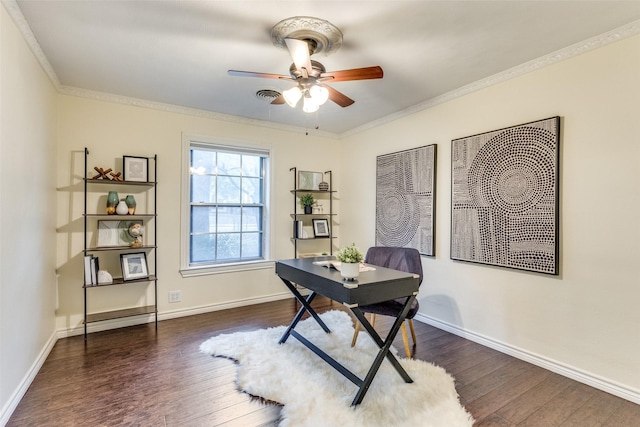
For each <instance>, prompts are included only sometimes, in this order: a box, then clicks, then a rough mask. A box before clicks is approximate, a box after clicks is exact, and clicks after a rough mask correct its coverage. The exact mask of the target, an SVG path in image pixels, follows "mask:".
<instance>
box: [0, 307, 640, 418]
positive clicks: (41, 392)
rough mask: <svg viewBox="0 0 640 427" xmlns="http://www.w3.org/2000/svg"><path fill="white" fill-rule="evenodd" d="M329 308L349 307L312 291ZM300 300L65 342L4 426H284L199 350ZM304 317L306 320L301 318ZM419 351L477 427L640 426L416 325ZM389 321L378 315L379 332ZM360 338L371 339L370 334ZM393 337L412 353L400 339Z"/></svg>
mask: <svg viewBox="0 0 640 427" xmlns="http://www.w3.org/2000/svg"><path fill="white" fill-rule="evenodd" d="M313 306H314V307H315V308H316V309H317V310H318V311H319V312H323V311H326V310H331V309H338V310H346V309H345V308H344V306H342V305H341V304H336V303H331V301H329V300H326V299H323V298H316V300H315V301H314V303H313ZM299 307H300V306H299V304H297V303H296V302H295V301H294V300H293V299H287V300H281V301H274V302H269V303H265V304H258V305H253V306H247V307H237V308H234V309H230V310H223V311H218V312H212V313H205V314H200V315H196V316H190V317H184V318H178V319H171V320H165V321H162V322H159V324H158V330H157V331H156V330H155V327H154V326H153V325H137V326H132V327H129V328H122V329H116V330H111V331H103V332H96V333H92V334H90V335H89V338H88V341H87V342H86V343H85V342H84V340H83V337H81V336H78V337H70V338H64V339H60V340H58V342H57V343H56V345H55V346H54V348H53V349H52V350H51V353H50V354H49V357H48V358H47V360H46V361H45V362H44V364H43V366H42V368H41V369H40V372H39V373H38V374H37V375H36V377H35V379H34V380H33V382H32V384H31V386H30V387H29V389H28V390H27V392H26V394H25V396H24V397H23V399H22V401H21V402H20V403H19V404H18V406H17V408H16V410H15V411H14V413H13V415H12V416H11V418H10V419H9V422H8V424H7V427H23V426H24V427H26V426H29V427H31V426H45V425H46V426H47V427H58V426H60V427H67V426H80V425H82V426H104V427H111V426H113V427H116V426H117V427H121V426H165V425H166V426H199V425H200V426H207V427H210V426H226V427H258V426H263V427H269V426H271V427H273V426H277V424H278V420H279V418H280V412H281V407H280V406H279V405H277V404H273V403H271V404H268V403H265V402H263V401H262V400H261V399H256V398H254V397H252V396H249V395H248V394H246V393H242V392H240V391H238V390H237V387H236V384H235V378H236V373H237V368H236V364H235V363H234V362H233V361H231V360H228V359H223V358H216V357H211V356H208V355H206V354H203V353H201V352H200V350H199V346H200V344H201V343H202V342H204V341H206V340H207V339H208V338H210V337H212V336H215V335H218V334H221V333H233V332H238V331H252V330H257V329H261V328H268V327H274V326H279V325H285V324H287V323H289V321H290V320H291V318H292V317H293V315H294V314H295V313H296V312H297V310H298V309H299ZM305 317H308V316H305ZM414 323H415V329H416V336H417V341H418V342H417V345H416V346H415V356H414V357H415V358H417V359H421V360H426V361H429V362H432V363H435V364H437V365H440V366H442V367H443V368H444V369H445V370H447V371H448V372H449V373H450V374H451V375H452V376H453V377H454V378H455V379H456V388H457V390H458V393H459V394H460V400H461V402H462V403H463V404H464V405H465V406H466V408H467V409H468V410H469V411H470V412H471V414H472V415H473V416H474V417H475V418H476V419H477V423H476V426H475V427H507V426H509V427H548V426H562V427H569V426H580V427H588V426H602V427H604V426H606V427H632V426H634V427H635V426H636V425H640V406H639V405H635V404H633V403H631V402H627V401H625V400H623V399H620V398H617V397H614V396H612V395H610V394H607V393H604V392H602V391H600V390H596V389H594V388H591V387H589V386H587V385H584V384H580V383H577V382H575V381H572V380H569V379H567V378H564V377H560V376H559V375H557V374H553V373H551V372H549V371H546V370H544V369H542V368H539V367H536V366H533V365H531V364H529V363H526V362H523V361H521V360H517V359H514V358H513V357H510V356H507V355H505V354H502V353H499V352H497V351H495V350H492V349H489V348H487V347H483V346H481V345H479V344H476V343H473V342H471V341H468V340H465V339H463V338H461V337H458V336H455V335H452V334H450V333H448V332H445V331H443V330H440V329H437V328H435V327H433V326H430V325H426V324H423V323H420V322H417V321H414ZM391 325H392V321H391V319H389V318H385V317H384V316H378V319H377V320H376V329H377V330H378V331H380V333H381V334H385V333H386V331H388V330H389V328H390V327H391ZM362 335H363V336H362V338H360V339H370V338H368V337H367V336H366V334H362ZM394 345H395V346H396V348H397V349H398V350H399V354H400V355H401V356H404V349H403V344H402V338H401V337H397V338H396V340H395V341H394Z"/></svg>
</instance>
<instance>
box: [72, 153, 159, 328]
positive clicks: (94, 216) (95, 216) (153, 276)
mask: <svg viewBox="0 0 640 427" xmlns="http://www.w3.org/2000/svg"><path fill="white" fill-rule="evenodd" d="M146 158H147V159H148V160H149V161H152V162H153V168H149V170H152V171H153V176H151V177H150V178H151V179H152V180H151V181H148V182H138V181H116V180H106V179H91V178H89V177H88V175H87V173H88V166H89V165H88V161H89V150H88V149H87V148H86V147H85V149H84V208H83V220H84V230H83V231H84V248H83V255H84V256H87V255H90V254H93V253H95V252H102V253H115V254H122V253H128V252H133V251H144V252H145V253H146V256H147V258H149V256H151V257H152V259H153V264H152V266H153V268H151V267H149V277H146V278H144V279H135V280H127V281H125V280H123V279H122V278H120V277H114V278H113V282H112V283H109V284H100V285H87V284H85V282H84V281H83V286H82V287H83V291H84V318H83V324H84V339H85V340H86V339H87V325H88V324H89V323H94V322H102V321H105V320H113V319H121V318H125V317H131V316H141V315H150V314H152V315H153V316H154V322H155V328H156V330H157V329H158V277H157V268H158V253H157V246H156V242H157V241H158V239H157V237H158V219H157V207H158V197H157V196H158V187H157V184H158V183H157V170H158V156H157V155H154V156H152V157H146ZM90 187H96V188H100V187H108V188H109V189H115V188H121V189H125V188H127V187H130V188H131V187H146V188H147V191H149V192H151V193H152V194H153V196H152V197H153V204H152V205H150V206H151V207H152V210H153V211H152V212H150V213H143V214H138V213H134V214H133V215H126V216H125V215H107V214H106V213H104V214H100V213H93V212H91V213H90V212H88V207H87V200H88V194H89V192H90V191H91V192H93V191H96V192H97V191H99V190H97V189H94V188H90ZM114 218H117V219H124V218H126V219H127V220H136V219H140V220H143V221H146V222H147V224H148V222H149V221H154V224H153V233H152V235H153V241H152V243H151V244H147V245H143V246H140V247H131V246H109V247H97V246H93V247H91V246H89V232H90V230H91V231H94V232H97V220H99V219H104V220H112V219H114ZM90 227H92V228H90ZM83 265H84V263H83ZM83 277H84V276H83ZM135 283H153V288H154V292H153V304H151V305H146V306H136V307H130V308H125V309H119V310H112V311H105V312H96V313H89V312H88V302H89V295H88V294H89V293H90V290H91V289H93V288H98V287H100V288H103V287H109V286H119V285H130V284H135Z"/></svg>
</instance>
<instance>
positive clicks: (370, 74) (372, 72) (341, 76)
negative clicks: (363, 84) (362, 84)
mask: <svg viewBox="0 0 640 427" xmlns="http://www.w3.org/2000/svg"><path fill="white" fill-rule="evenodd" d="M383 75H384V73H383V71H382V68H381V67H379V66H377V65H376V66H375V67H365V68H353V69H351V70H342V71H330V72H327V73H322V75H321V76H320V78H319V79H318V80H321V81H328V82H332V83H335V82H346V81H349V80H369V79H381V78H382V76H383Z"/></svg>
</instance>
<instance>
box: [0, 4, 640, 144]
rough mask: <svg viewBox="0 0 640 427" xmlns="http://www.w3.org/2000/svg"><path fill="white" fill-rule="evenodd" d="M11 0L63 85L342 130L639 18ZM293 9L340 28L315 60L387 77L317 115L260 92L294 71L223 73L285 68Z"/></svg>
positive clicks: (548, 7)
mask: <svg viewBox="0 0 640 427" xmlns="http://www.w3.org/2000/svg"><path fill="white" fill-rule="evenodd" d="M3 2H4V4H5V5H7V8H8V9H9V10H10V9H11V7H13V9H14V13H13V16H14V19H16V18H15V15H16V14H15V12H16V10H17V8H16V4H17V6H18V8H19V11H21V12H22V14H23V15H24V18H25V19H26V24H24V23H23V26H22V29H23V31H26V32H28V29H29V28H30V29H31V31H32V32H33V35H35V40H36V43H33V42H32V44H37V45H39V47H40V48H41V49H42V52H43V53H44V58H46V59H45V60H44V61H45V62H46V61H48V63H49V64H50V66H51V70H52V71H51V70H50V74H51V73H52V72H53V73H55V76H54V77H53V78H54V80H55V79H56V78H57V80H58V82H56V84H57V85H58V88H59V90H61V91H63V92H67V93H69V92H73V93H83V92H84V93H85V94H86V93H89V92H86V91H96V92H101V93H107V94H113V95H116V96H117V97H130V98H136V99H140V100H146V101H152V102H153V103H162V104H170V105H175V106H181V107H188V108H193V109H198V110H204V111H206V112H213V113H217V114H222V115H232V116H239V117H242V118H247V119H253V120H260V121H267V122H272V123H278V124H282V125H290V126H296V127H301V128H303V129H304V128H310V129H312V130H313V128H315V126H316V125H318V126H319V131H322V132H327V133H329V134H335V135H344V134H348V133H350V132H354V131H357V130H358V129H363V128H366V127H367V126H371V125H372V124H373V123H378V122H380V121H383V120H385V119H388V118H390V117H395V116H398V114H402V112H406V111H407V110H410V111H411V110H415V109H419V108H423V106H425V105H428V104H429V103H430V102H433V101H434V99H435V100H437V99H439V98H442V97H443V95H444V97H446V96H447V94H451V93H455V91H458V92H460V88H467V91H468V90H469V89H468V88H473V87H474V85H475V87H482V86H483V85H485V84H488V83H490V82H491V81H497V80H501V79H504V78H506V77H509V76H510V75H513V74H517V73H522V72H525V71H527V70H528V69H532V67H533V68H535V67H537V66H538V65H536V63H531V62H530V61H533V60H537V59H540V61H538V62H539V63H542V64H543V65H544V64H548V63H553V62H554V61H556V60H558V59H562V58H563V57H566V56H567V55H573V54H576V53H581V52H582V51H584V50H585V49H588V48H590V47H592V46H594V45H595V46H597V45H600V44H602V43H603V41H604V42H608V41H609V40H614V39H616V38H617V37H620V36H621V35H622V36H626V35H630V34H634V33H637V32H638V27H639V26H640V24H638V22H640V21H638V20H640V1H540V0H539V1H399V0H387V1H381V0H378V1H330V0H316V1H304V0H297V1H273V0H272V1H239V0H229V1H221V0H217V1H211V0H209V1H206V0H200V1H184V0H182V1H166V0H163V1H133V0H129V1H104V0H84V1H69V0H62V1H59V0H47V1H36V0H19V1H17V2H16V1H15V0H3ZM19 11H18V14H19ZM10 12H11V10H10ZM292 16H313V17H317V18H321V19H325V20H328V21H329V22H331V23H333V24H334V25H335V26H337V27H338V28H340V30H341V31H342V33H343V37H344V39H343V44H342V47H341V48H340V50H338V51H337V52H335V53H333V54H331V55H330V56H326V57H319V58H316V57H312V59H315V60H317V61H320V62H321V63H323V64H324V66H325V67H326V69H327V71H337V70H343V69H349V68H359V67H367V66H372V65H380V66H381V67H382V68H383V70H384V78H383V79H380V80H365V81H348V82H338V83H334V84H333V85H332V86H333V87H334V88H335V89H337V90H339V91H341V92H343V93H344V94H346V95H347V96H349V97H351V98H353V99H354V100H355V101H356V102H355V104H353V105H352V106H350V107H347V108H341V107H339V106H337V105H335V104H333V103H331V101H329V102H328V103H327V104H325V105H324V106H322V107H321V108H320V111H319V112H318V113H317V115H316V113H312V114H306V113H304V112H302V110H301V109H299V108H298V109H292V108H291V107H289V106H287V105H270V104H269V103H268V102H265V101H264V100H260V99H258V98H257V97H256V96H255V93H256V92H257V91H258V90H260V89H276V90H279V91H282V90H284V89H286V88H288V87H290V86H291V82H287V81H279V80H273V79H260V78H244V77H232V76H229V75H227V70H229V69H236V70H246V71H258V72H266V73H275V74H288V69H289V65H290V64H291V62H292V61H291V58H290V56H289V54H288V52H287V51H286V50H284V49H281V48H278V47H275V46H274V45H273V44H272V42H271V37H270V31H271V28H272V27H273V26H274V25H275V24H276V23H278V22H279V21H281V20H282V19H285V18H289V17H292ZM611 31H615V33H614V34H606V33H609V32H611ZM603 34H604V36H603ZM594 37H595V38H596V40H595V41H594V40H590V41H589V42H588V43H581V42H584V41H585V40H589V39H592V38H594ZM577 43H581V44H579V45H576V44H577ZM37 45H36V50H37ZM558 51H560V52H558ZM554 53H555V54H554ZM550 54H553V55H550ZM42 59H43V58H42V57H41V60H42ZM523 64H526V65H523ZM513 67H517V68H516V69H515V70H514V69H513ZM505 70H511V73H510V74H509V72H507V73H504V71H505ZM498 73H502V74H501V75H499V76H496V74H498ZM78 89H80V91H78ZM117 97H116V98H117ZM214 116H215V115H214ZM222 117H223V118H224V117H225V116H222Z"/></svg>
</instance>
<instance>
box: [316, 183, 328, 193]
mask: <svg viewBox="0 0 640 427" xmlns="http://www.w3.org/2000/svg"><path fill="white" fill-rule="evenodd" d="M318 190H320V191H329V183H328V182H324V181H322V182H321V183H320V184H318Z"/></svg>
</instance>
